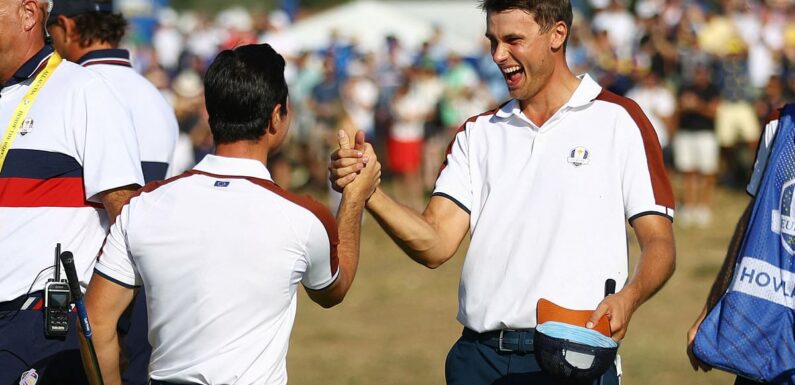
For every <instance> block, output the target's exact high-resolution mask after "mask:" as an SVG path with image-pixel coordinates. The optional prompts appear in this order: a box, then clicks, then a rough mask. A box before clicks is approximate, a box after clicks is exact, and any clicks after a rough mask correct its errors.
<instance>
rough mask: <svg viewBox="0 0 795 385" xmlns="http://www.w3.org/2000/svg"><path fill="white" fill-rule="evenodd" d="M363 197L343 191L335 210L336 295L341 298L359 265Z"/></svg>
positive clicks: (348, 287) (351, 282) (350, 283)
mask: <svg viewBox="0 0 795 385" xmlns="http://www.w3.org/2000/svg"><path fill="white" fill-rule="evenodd" d="M363 212H364V199H363V198H362V197H357V196H355V195H354V194H349V193H348V191H345V192H343V194H342V201H341V202H340V208H339V211H338V212H337V226H338V229H339V231H338V232H339V240H340V243H339V245H337V256H338V258H339V269H340V275H339V277H338V278H337V280H338V282H339V283H338V284H337V285H336V288H335V289H336V290H335V291H336V292H337V293H335V294H336V296H338V297H339V300H340V301H342V298H343V297H344V296H345V294H346V293H347V292H348V290H349V289H350V287H351V285H352V284H353V279H354V278H355V277H356V270H357V268H358V266H359V243H360V239H361V228H362V213H363Z"/></svg>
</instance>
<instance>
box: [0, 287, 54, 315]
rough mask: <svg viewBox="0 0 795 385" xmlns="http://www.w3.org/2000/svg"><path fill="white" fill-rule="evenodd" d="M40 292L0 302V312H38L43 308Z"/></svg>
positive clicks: (41, 293)
mask: <svg viewBox="0 0 795 385" xmlns="http://www.w3.org/2000/svg"><path fill="white" fill-rule="evenodd" d="M42 297H43V292H42V291H36V292H33V293H30V294H27V295H22V296H19V297H17V298H15V299H12V300H10V301H6V302H0V311H18V310H40V309H41V308H42V307H43V306H44V299H43V298H42Z"/></svg>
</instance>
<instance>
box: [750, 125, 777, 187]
mask: <svg viewBox="0 0 795 385" xmlns="http://www.w3.org/2000/svg"><path fill="white" fill-rule="evenodd" d="M777 129H778V119H776V120H771V121H770V122H768V123H767V125H765V130H764V131H763V132H762V140H760V141H759V147H758V148H757V149H756V161H755V162H754V171H753V173H752V174H751V180H749V181H748V186H747V187H746V189H745V191H746V192H748V195H751V196H756V192H757V191H759V185H760V184H761V183H762V176H763V174H764V171H765V167H766V166H767V160H768V158H769V157H770V149H771V148H772V147H773V138H775V137H776V131H777Z"/></svg>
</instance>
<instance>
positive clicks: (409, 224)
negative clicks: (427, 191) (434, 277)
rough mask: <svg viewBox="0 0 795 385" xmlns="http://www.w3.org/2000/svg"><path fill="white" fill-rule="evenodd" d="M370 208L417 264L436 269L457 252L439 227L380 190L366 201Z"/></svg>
mask: <svg viewBox="0 0 795 385" xmlns="http://www.w3.org/2000/svg"><path fill="white" fill-rule="evenodd" d="M367 209H368V211H370V213H371V214H372V215H373V217H375V219H376V220H377V221H378V224H379V225H381V227H382V228H383V229H384V231H386V233H387V234H388V235H389V236H390V237H391V238H392V240H393V241H395V243H396V244H397V245H398V246H399V247H400V248H401V249H402V250H403V251H404V252H405V253H406V254H408V256H409V257H411V259H413V260H414V261H416V262H417V263H420V264H422V265H424V266H427V267H429V268H436V267H438V266H440V265H441V264H443V263H444V262H445V261H447V260H448V259H449V258H450V257H451V256H452V255H453V253H454V252H455V248H453V249H452V250H450V248H449V247H446V245H444V243H443V242H442V240H441V236H440V234H439V231H438V229H437V228H436V226H434V225H433V224H432V223H431V222H430V221H428V220H427V219H426V218H425V217H424V216H423V215H421V214H420V213H418V212H416V211H415V210H413V209H411V208H409V207H407V206H404V205H402V204H400V203H398V202H396V201H395V200H393V199H392V198H390V197H389V196H388V195H386V194H385V193H384V192H383V191H382V190H381V189H378V190H376V192H375V193H374V194H373V195H372V196H371V197H370V199H369V200H368V201H367Z"/></svg>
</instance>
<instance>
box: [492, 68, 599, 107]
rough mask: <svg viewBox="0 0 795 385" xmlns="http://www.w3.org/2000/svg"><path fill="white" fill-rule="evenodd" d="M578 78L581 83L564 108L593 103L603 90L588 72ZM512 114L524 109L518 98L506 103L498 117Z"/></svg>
mask: <svg viewBox="0 0 795 385" xmlns="http://www.w3.org/2000/svg"><path fill="white" fill-rule="evenodd" d="M577 78H578V79H580V84H579V85H578V86H577V89H575V90H574V93H573V94H572V95H571V97H570V98H569V101H568V102H566V104H564V105H563V108H562V109H565V108H577V107H583V106H585V105H587V104H589V103H591V102H592V101H593V100H594V99H596V97H597V96H599V93H600V92H602V86H600V85H599V84H598V83H596V81H594V80H593V79H592V78H591V77H590V76H588V74H582V75H580V76H577ZM512 115H516V116H522V109H521V108H520V107H519V101H518V100H516V99H513V100H511V101H510V102H508V103H505V104H504V105H503V106H502V107H500V109H499V110H498V111H497V117H500V118H508V117H510V116H512Z"/></svg>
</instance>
